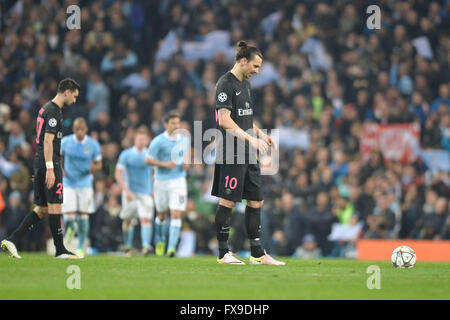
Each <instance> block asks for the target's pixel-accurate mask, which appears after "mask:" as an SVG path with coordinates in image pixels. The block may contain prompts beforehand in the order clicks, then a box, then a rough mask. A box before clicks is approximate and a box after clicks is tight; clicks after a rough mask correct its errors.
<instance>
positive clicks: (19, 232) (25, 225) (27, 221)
mask: <svg viewBox="0 0 450 320" xmlns="http://www.w3.org/2000/svg"><path fill="white" fill-rule="evenodd" d="M39 220H41V218H39V216H38V215H37V214H36V212H34V211H31V212H30V213H29V214H27V215H26V216H25V218H24V219H23V220H22V223H21V224H20V226H19V227H18V228H17V229H16V230H15V231H14V232H13V233H12V234H11V235H10V236H9V237H8V238H7V240H9V241H11V242H13V243H15V242H17V241H18V240H19V239H20V238H22V236H23V235H24V234H25V232H26V231H27V230H30V229H31V228H32V227H33V224H35V223H36V222H38V221H39Z"/></svg>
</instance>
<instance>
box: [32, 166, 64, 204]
mask: <svg viewBox="0 0 450 320" xmlns="http://www.w3.org/2000/svg"><path fill="white" fill-rule="evenodd" d="M54 171H55V184H54V185H53V187H52V188H51V189H47V186H46V185H45V175H46V173H47V168H45V167H42V166H37V167H36V166H35V167H34V179H33V189H34V204H36V205H38V206H40V207H47V206H48V204H49V203H62V202H63V183H62V170H61V167H60V166H59V165H56V163H55V169H54Z"/></svg>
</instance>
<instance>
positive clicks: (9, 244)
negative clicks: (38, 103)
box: [1, 79, 80, 259]
mask: <svg viewBox="0 0 450 320" xmlns="http://www.w3.org/2000/svg"><path fill="white" fill-rule="evenodd" d="M79 92H80V86H79V85H78V83H76V82H75V81H74V80H72V79H64V80H62V81H61V82H60V83H59V84H58V92H57V94H56V96H55V97H54V98H53V99H52V100H51V101H49V102H47V103H46V104H45V105H44V106H43V107H42V108H41V109H40V110H39V115H38V117H37V120H36V135H37V136H36V144H37V148H36V155H35V157H34V161H33V170H34V174H33V176H34V179H33V188H34V203H35V205H36V206H35V208H34V209H33V211H32V212H31V213H29V214H28V215H27V216H26V217H25V218H24V220H23V221H22V223H21V225H20V226H19V227H18V228H17V229H16V230H15V231H14V232H13V233H12V234H11V235H10V236H9V237H8V238H7V239H5V240H3V241H2V242H1V247H2V249H3V250H5V251H7V252H8V253H9V254H10V255H11V256H12V257H14V258H19V259H20V255H19V254H18V252H17V248H16V246H15V245H14V242H16V241H17V240H18V239H19V238H20V237H22V235H23V234H24V233H25V232H26V231H27V230H29V229H30V227H32V226H33V224H34V223H36V222H38V221H39V220H40V219H42V218H43V217H45V216H46V215H47V214H48V216H49V222H50V230H51V232H52V236H53V242H54V244H55V247H56V254H55V257H56V258H60V259H73V258H78V256H76V255H75V254H73V253H72V252H70V251H68V250H67V249H66V248H65V246H64V243H63V232H62V228H61V204H62V202H63V184H62V168H61V155H60V149H61V139H62V122H63V116H62V111H61V110H62V108H64V107H66V106H70V105H71V104H73V103H75V101H76V99H77V97H78V94H79Z"/></svg>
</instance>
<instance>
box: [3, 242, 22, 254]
mask: <svg viewBox="0 0 450 320" xmlns="http://www.w3.org/2000/svg"><path fill="white" fill-rule="evenodd" d="M1 246H2V249H3V250H5V251H6V252H8V253H9V256H10V257H12V258H16V259H22V257H21V256H19V254H18V253H17V248H16V246H15V244H14V243H12V242H11V241H8V240H3V241H2V244H1Z"/></svg>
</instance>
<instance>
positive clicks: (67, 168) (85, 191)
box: [61, 118, 102, 256]
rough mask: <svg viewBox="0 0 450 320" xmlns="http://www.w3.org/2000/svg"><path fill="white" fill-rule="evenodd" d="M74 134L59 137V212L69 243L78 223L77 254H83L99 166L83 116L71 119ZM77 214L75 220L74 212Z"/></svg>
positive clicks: (95, 144) (95, 146) (98, 153)
mask: <svg viewBox="0 0 450 320" xmlns="http://www.w3.org/2000/svg"><path fill="white" fill-rule="evenodd" d="M72 129H73V132H74V133H73V134H71V135H68V136H65V137H64V138H63V139H62V140H61V155H62V158H63V168H64V173H63V188H64V199H63V204H62V212H63V214H64V223H65V226H66V239H65V240H66V242H70V241H71V239H72V237H73V235H74V234H75V232H76V229H77V224H78V249H77V255H79V256H84V243H85V240H86V238H87V237H88V235H89V214H90V213H93V212H94V211H95V208H94V189H93V180H94V177H93V175H92V173H94V172H95V171H97V170H100V169H101V167H102V155H101V150H100V144H99V143H98V142H97V141H96V140H94V139H92V138H91V137H89V136H88V135H87V131H88V126H87V124H86V121H85V120H84V119H83V118H76V119H75V120H74V122H73V128H72ZM76 212H78V213H80V218H79V221H78V223H76V221H75V220H76V215H75V213H76Z"/></svg>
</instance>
